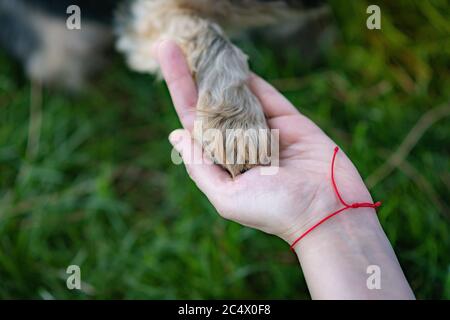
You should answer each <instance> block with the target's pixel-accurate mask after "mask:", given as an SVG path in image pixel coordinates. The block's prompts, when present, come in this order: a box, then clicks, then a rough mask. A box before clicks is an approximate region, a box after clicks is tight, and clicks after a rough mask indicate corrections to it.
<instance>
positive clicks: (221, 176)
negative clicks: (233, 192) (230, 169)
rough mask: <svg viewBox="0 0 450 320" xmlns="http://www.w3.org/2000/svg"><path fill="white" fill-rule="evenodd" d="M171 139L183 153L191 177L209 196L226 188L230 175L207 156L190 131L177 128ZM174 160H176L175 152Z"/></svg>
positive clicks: (173, 144)
mask: <svg viewBox="0 0 450 320" xmlns="http://www.w3.org/2000/svg"><path fill="white" fill-rule="evenodd" d="M169 141H170V143H171V144H172V146H173V147H174V149H175V150H176V151H177V152H178V153H179V154H180V155H181V158H182V159H183V163H184V165H185V167H186V171H187V173H188V174H189V176H190V177H191V179H192V180H193V181H194V182H195V183H196V185H197V186H198V187H199V188H200V190H202V191H203V192H204V193H205V194H206V195H207V196H208V198H209V197H210V196H214V194H215V193H218V192H220V188H221V187H222V188H224V184H225V182H226V181H229V180H231V177H230V175H229V174H228V173H227V172H225V170H223V169H222V168H220V167H219V166H218V165H215V164H213V163H212V161H211V160H210V159H208V158H206V155H205V154H204V152H203V150H202V148H201V146H199V145H198V144H197V143H196V142H195V141H194V140H193V139H192V135H191V133H190V132H189V131H187V130H184V129H177V130H175V131H173V132H172V133H171V134H170V135H169ZM172 160H173V161H174V160H175V159H173V154H172ZM174 162H175V161H174ZM222 190H223V189H222Z"/></svg>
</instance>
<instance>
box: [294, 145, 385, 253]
mask: <svg viewBox="0 0 450 320" xmlns="http://www.w3.org/2000/svg"><path fill="white" fill-rule="evenodd" d="M338 151H339V148H338V147H335V148H334V154H333V160H332V161H331V183H332V185H333V190H334V192H335V193H336V196H337V197H338V199H339V201H340V202H341V203H342V205H343V206H344V207H343V208H341V209H339V210H337V211H335V212H333V213H331V214H330V215H328V216H326V217H325V218H323V219H322V220H320V221H319V222H317V223H316V224H315V225H313V226H312V227H311V228H309V229H308V230H306V231H305V232H304V233H303V234H302V235H301V236H300V237H298V238H297V239H296V240H295V241H294V242H293V243H292V245H291V250H292V251H293V250H294V247H295V245H296V244H297V243H298V242H299V241H300V240H302V239H303V238H304V237H306V235H308V233H310V232H311V231H313V230H314V229H315V228H317V227H318V226H320V225H321V224H322V223H324V222H325V221H327V220H328V219H331V218H332V217H334V216H335V215H337V214H339V213H341V212H343V211H345V210H348V209H356V208H378V207H379V206H381V202H380V201H377V202H375V203H369V202H355V203H352V204H348V203H347V202H345V201H344V199H343V198H342V197H341V194H340V193H339V190H338V188H337V185H336V181H335V179H334V162H335V160H336V154H337V153H338Z"/></svg>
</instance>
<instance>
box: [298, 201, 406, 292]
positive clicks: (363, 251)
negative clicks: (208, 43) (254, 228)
mask: <svg viewBox="0 0 450 320" xmlns="http://www.w3.org/2000/svg"><path fill="white" fill-rule="evenodd" d="M295 251H296V253H297V256H298V257H299V261H300V264H301V266H302V269H303V273H304V275H305V278H306V281H307V284H308V287H309V290H310V293H311V296H312V298H314V299H414V294H413V293H412V291H411V289H410V287H409V284H408V282H407V281H406V279H405V276H404V274H403V271H402V269H401V267H400V265H399V263H398V261H397V258H396V256H395V253H394V251H393V250H392V247H391V245H390V243H389V241H388V239H387V237H386V235H385V234H384V231H383V230H382V228H381V226H380V224H379V222H378V218H377V217H376V213H375V210H374V209H372V208H359V209H352V210H350V211H347V212H343V213H341V214H339V215H337V216H335V217H333V218H332V219H330V220H328V221H326V222H325V223H323V224H322V225H320V226H319V227H318V228H316V229H315V230H313V231H312V232H311V233H310V234H308V235H307V236H306V237H305V238H303V239H302V240H301V241H300V242H299V243H298V244H297V245H296V246H295ZM369 266H375V267H372V268H374V269H377V268H378V267H379V270H380V274H379V276H380V281H381V282H380V288H379V289H377V288H372V289H369V287H372V286H370V283H369V286H368V285H367V279H368V278H369V277H371V273H368V267H369ZM370 270H371V269H370V268H369V271H370ZM373 276H377V275H373Z"/></svg>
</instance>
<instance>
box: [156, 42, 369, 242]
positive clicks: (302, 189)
mask: <svg viewBox="0 0 450 320" xmlns="http://www.w3.org/2000/svg"><path fill="white" fill-rule="evenodd" d="M154 54H155V55H156V57H157V60H158V61H159V63H160V66H161V70H162V73H163V76H164V79H165V80H166V82H167V85H168V87H169V91H170V94H171V97H172V100H173V103H174V105H175V109H176V111H177V113H178V116H179V118H180V121H181V123H182V125H183V127H184V129H178V130H175V131H174V132H172V133H171V134H170V136H169V140H170V142H171V143H172V145H173V146H174V148H175V149H176V150H177V151H178V152H179V153H180V154H181V156H182V158H183V162H184V163H185V166H186V169H187V172H188V174H189V176H190V177H191V178H192V180H193V181H194V182H195V183H196V184H197V186H198V187H199V188H200V190H202V192H203V193H204V194H205V195H206V196H207V197H208V199H209V200H210V202H211V203H212V204H213V206H214V207H215V208H216V209H217V211H218V213H219V214H220V215H221V216H222V217H224V218H226V219H229V220H233V221H236V222H238V223H240V224H243V225H246V226H249V227H253V228H256V229H259V230H262V231H264V232H267V233H270V234H274V235H277V236H279V237H280V238H282V239H284V240H285V241H287V242H288V243H289V244H291V243H292V242H293V241H294V240H295V239H297V238H298V237H299V236H300V235H301V234H302V233H304V232H305V231H306V230H307V229H308V228H310V227H311V226H312V225H313V224H315V223H316V222H317V221H319V220H320V219H322V218H324V217H325V216H327V215H328V214H329V213H330V212H332V211H335V210H337V209H339V208H341V207H342V204H341V203H340V202H339V201H338V198H337V197H336V195H335V193H334V191H333V188H332V183H331V177H330V163H331V159H332V156H333V150H334V148H335V143H334V142H333V141H332V140H331V139H330V138H329V137H328V136H327V135H326V134H325V133H324V132H323V131H322V130H321V129H320V128H319V127H317V126H316V125H315V124H314V123H313V122H312V121H311V120H310V119H308V118H307V117H305V116H304V115H302V114H301V113H300V112H298V111H297V109H296V108H295V107H294V106H293V105H292V104H291V103H290V102H289V101H288V100H287V99H286V98H285V97H283V96H282V95H281V94H280V93H279V92H278V91H277V90H276V89H274V88H273V87H272V86H271V85H270V84H268V83H267V82H265V81H264V80H263V79H261V78H260V77H258V76H256V75H252V77H251V78H250V79H249V86H250V88H251V90H252V91H253V93H254V94H255V95H256V96H257V97H258V99H259V100H260V102H261V105H262V106H263V109H264V113H265V115H266V117H267V121H268V124H269V127H270V128H271V129H278V130H279V148H280V149H279V169H278V171H277V172H276V174H274V175H262V174H261V173H260V170H259V169H258V167H255V168H252V169H251V170H249V171H247V172H245V173H244V174H241V175H239V176H237V177H236V178H234V179H232V178H231V177H230V175H229V174H228V173H227V172H226V171H225V170H223V169H222V168H220V167H219V166H218V165H214V164H212V163H211V161H209V160H208V159H206V158H203V159H201V160H202V161H192V160H193V157H194V156H195V154H197V155H199V154H202V152H201V150H200V149H201V147H200V146H199V145H197V144H196V143H195V142H194V140H193V139H192V135H191V133H190V132H191V131H192V129H193V126H194V120H195V117H196V113H195V112H196V110H195V107H196V102H197V89H196V86H195V82H194V80H193V79H192V76H191V74H190V72H189V68H188V66H187V63H186V61H185V59H184V56H183V53H182V52H181V50H180V49H179V48H178V47H177V45H176V44H175V43H174V42H172V41H169V40H166V41H163V42H161V43H159V44H158V45H157V46H156V47H155V49H154ZM202 157H204V156H203V155H202ZM197 162H201V163H197ZM335 170H336V172H335V178H336V182H337V184H338V185H339V189H340V190H341V193H342V194H343V195H344V198H345V200H346V201H347V202H349V203H352V202H355V201H367V202H371V201H372V199H371V196H370V194H369V192H368V191H367V188H366V187H365V185H364V183H363V181H362V179H361V177H360V175H359V173H358V171H357V170H356V168H355V167H354V166H353V164H352V162H351V161H350V160H349V159H348V158H347V157H346V156H345V154H344V153H343V152H341V153H339V155H338V157H337V158H336V163H335Z"/></svg>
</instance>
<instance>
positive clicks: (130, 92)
mask: <svg viewBox="0 0 450 320" xmlns="http://www.w3.org/2000/svg"><path fill="white" fill-rule="evenodd" d="M378 3H380V5H381V8H382V15H383V22H382V28H383V29H382V30H381V31H369V30H367V29H366V28H365V19H366V17H367V15H366V14H365V8H366V7H367V5H366V4H365V3H364V1H333V2H332V4H333V12H334V15H335V19H336V24H337V27H338V40H337V44H336V46H335V48H332V49H328V50H327V51H326V52H324V54H323V57H322V59H321V61H320V63H319V64H316V65H315V66H311V65H307V64H303V63H302V59H301V58H300V55H299V53H298V52H296V51H294V49H292V48H290V49H289V48H286V50H273V48H271V47H270V44H268V43H263V42H258V43H255V42H251V41H250V42H248V41H245V42H242V43H241V46H242V47H243V48H244V49H245V51H246V52H247V53H248V54H249V56H250V57H251V65H252V68H253V69H254V70H255V71H256V72H257V73H259V74H261V75H262V76H263V77H265V78H266V79H268V80H269V81H271V82H272V83H274V84H275V85H276V86H277V87H278V88H279V89H280V90H281V91H282V92H283V93H284V94H285V95H286V96H287V97H288V98H289V99H290V100H291V101H292V102H293V103H294V104H295V105H296V106H298V108H299V109H300V110H301V111H302V112H303V113H305V114H306V115H308V116H309V117H311V118H312V119H313V120H314V121H316V122H317V123H318V124H319V125H320V126H321V127H322V128H323V129H324V130H325V131H326V132H327V133H328V134H329V135H330V136H331V137H332V138H333V139H335V140H336V141H337V142H338V143H339V145H341V146H342V147H343V148H344V149H345V151H346V152H347V153H348V155H349V156H350V157H351V159H352V160H353V161H354V163H355V164H356V166H357V167H358V169H359V170H360V173H361V174H362V176H363V177H367V178H368V180H367V182H368V183H369V184H370V186H371V191H372V194H373V197H374V199H380V200H383V201H384V205H383V206H382V207H381V209H380V210H379V218H380V220H381V222H382V224H383V227H384V229H385V231H386V233H387V234H388V237H389V239H390V240H391V242H392V245H393V246H394V248H395V251H396V253H397V255H398V257H399V259H400V262H401V264H402V266H403V268H404V271H405V273H406V276H407V278H408V280H409V281H410V283H411V285H412V287H413V290H414V292H415V293H416V295H417V297H418V298H439V299H449V298H450V210H449V207H450V199H449V198H450V148H449V145H450V140H449V139H450V119H449V117H444V116H439V114H437V115H436V117H435V118H434V120H436V121H435V122H432V123H430V125H429V126H425V127H422V129H426V130H422V131H420V129H421V128H420V127H419V128H417V127H415V124H416V123H417V122H418V121H419V119H421V117H422V116H424V114H426V113H427V112H432V114H431V116H432V117H433V115H434V111H432V110H435V108H438V107H440V106H444V107H445V106H446V108H447V109H446V110H448V108H449V102H450V90H449V88H450V74H449V69H448V68H449V65H450V59H449V57H450V36H449V35H450V24H449V22H448V17H449V16H450V8H449V6H448V2H447V1H445V0H440V1H439V0H435V1H422V0H415V1H410V0H402V1H395V2H393V1H384V2H378ZM30 92H31V85H30V84H29V83H28V81H27V80H25V79H24V78H23V76H21V70H20V68H19V67H18V66H17V65H16V64H15V63H13V62H12V61H11V60H10V59H9V58H7V57H6V56H5V55H4V54H1V53H0V298H37V299H40V298H58V299H81V298H96V299H100V298H146V299H147V298H156V299H161V298H162V299H165V298H300V299H303V298H308V297H309V295H308V292H307V288H306V285H305V281H304V279H303V277H302V275H301V270H300V268H299V266H298V264H297V262H296V258H295V256H294V255H293V254H292V253H291V252H290V251H289V247H288V245H287V244H286V243H284V242H283V241H281V240H279V239H277V238H275V237H272V236H268V235H266V234H263V233H261V232H258V231H255V230H251V229H248V228H244V227H241V226H239V225H237V224H235V223H231V222H227V221H224V220H222V219H221V218H220V217H219V216H218V215H217V214H216V213H215V210H214V208H212V207H211V205H210V204H209V203H208V201H207V200H206V199H205V197H203V196H202V194H201V193H200V191H198V190H197V189H196V187H195V185H194V184H193V183H192V182H191V181H190V180H189V179H188V177H187V175H186V173H185V170H184V168H183V167H182V166H175V165H173V164H172V163H171V161H170V150H171V147H170V145H169V143H168V141H167V136H168V134H169V133H170V132H171V131H172V130H173V129H175V128H177V127H179V122H178V119H177V117H176V115H175V113H174V111H173V108H172V106H171V101H170V98H169V96H168V93H167V90H166V88H165V85H164V84H162V83H159V82H156V81H155V79H154V78H153V77H151V76H143V75H139V74H136V73H133V72H131V71H128V69H127V68H126V67H125V66H124V64H123V63H122V59H121V57H116V58H115V62H114V63H113V65H112V66H111V67H109V68H108V69H107V70H106V71H105V72H104V73H103V75H102V76H101V77H100V79H98V80H97V81H96V82H95V85H92V86H91V87H90V88H89V90H88V91H87V92H86V93H84V94H83V95H82V96H80V97H71V96H67V95H65V94H63V93H59V92H54V91H50V90H45V91H44V94H43V103H42V105H39V103H37V104H36V103H35V104H32V103H31V102H32V101H31V100H33V101H36V100H39V98H38V97H37V98H36V96H34V97H33V99H31V98H30ZM30 114H31V115H32V116H30ZM447 114H448V112H447ZM30 123H31V125H30ZM425 124H426V123H425ZM29 130H31V133H29ZM408 134H412V135H413V136H414V135H417V141H413V142H414V143H413V144H411V145H410V147H411V151H410V152H409V153H408V154H406V157H405V158H404V159H403V161H401V162H400V164H399V165H397V166H394V167H393V168H392V170H387V171H386V174H383V172H381V171H380V170H378V168H379V167H380V166H383V164H384V163H385V162H386V161H387V159H388V158H389V157H390V156H391V155H392V154H394V153H395V152H397V151H398V150H400V151H401V150H402V149H401V148H400V149H399V147H400V146H401V144H402V142H403V140H404V139H405V137H406V136H407V135H408ZM29 137H30V138H29ZM407 147H408V146H407ZM406 149H408V148H406ZM388 169H389V168H388ZM70 264H78V265H80V266H81V272H82V280H83V281H84V284H83V288H84V290H83V291H76V290H75V291H69V290H68V289H67V288H66V284H65V279H66V274H65V269H66V268H67V266H68V265H70Z"/></svg>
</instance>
